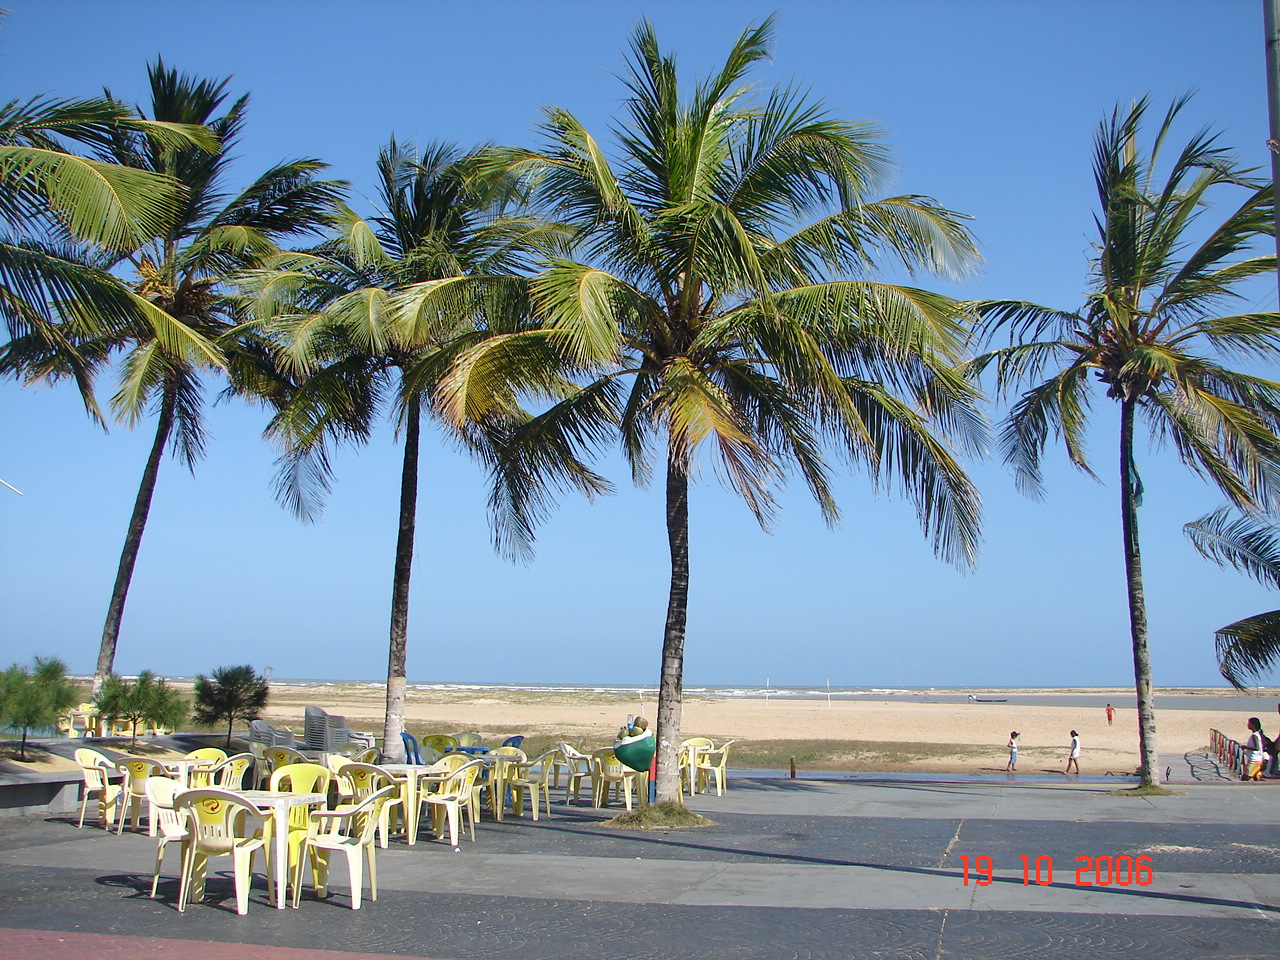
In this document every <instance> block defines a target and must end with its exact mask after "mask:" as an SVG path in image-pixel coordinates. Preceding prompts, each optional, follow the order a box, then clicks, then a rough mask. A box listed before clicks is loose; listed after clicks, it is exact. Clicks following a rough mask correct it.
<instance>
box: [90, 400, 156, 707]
mask: <svg viewBox="0 0 1280 960" xmlns="http://www.w3.org/2000/svg"><path fill="white" fill-rule="evenodd" d="M174 406H175V399H174V387H173V385H172V384H171V383H169V382H167V381H166V383H165V385H164V388H163V391H162V393H161V395H160V422H159V423H158V424H157V425H156V438H155V441H154V442H153V443H152V444H151V453H150V454H148V455H147V466H146V468H145V469H144V470H143V471H142V484H141V486H139V487H138V498H137V499H136V500H135V501H134V503H133V515H132V516H131V517H130V518H129V530H128V532H127V533H126V534H125V538H124V549H123V550H122V551H121V552H120V566H119V567H118V568H117V569H116V582H115V586H114V587H113V588H112V590H111V603H110V604H109V605H108V606H107V621H106V623H105V624H104V626H103V628H102V644H101V646H99V647H98V666H97V668H96V669H95V670H94V672H93V693H94V694H97V693H98V691H99V690H100V689H101V688H102V681H103V680H105V679H106V677H107V674H109V673H111V672H112V670H113V669H114V668H115V661H116V642H117V641H118V640H119V638H120V621H121V619H123V617H124V602H125V599H126V598H127V597H128V595H129V584H130V582H131V581H132V580H133V567H134V564H135V563H136V562H137V560H138V548H139V547H140V546H141V545H142V532H143V531H144V530H145V529H146V526H147V516H148V515H149V514H150V513H151V496H152V494H153V493H155V489H156V477H157V476H158V475H159V473H160V460H161V458H163V457H164V448H165V444H167V443H168V442H169V434H170V433H172V432H173V418H174Z"/></svg>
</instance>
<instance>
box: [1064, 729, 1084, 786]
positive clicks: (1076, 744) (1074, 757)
mask: <svg viewBox="0 0 1280 960" xmlns="http://www.w3.org/2000/svg"><path fill="white" fill-rule="evenodd" d="M1073 764H1074V765H1075V768H1076V776H1077V777H1078V776H1080V734H1078V733H1076V732H1075V731H1074V730H1072V731H1071V752H1070V753H1069V754H1068V755H1067V769H1066V770H1064V771H1063V773H1070V772H1071V767H1072V765H1073Z"/></svg>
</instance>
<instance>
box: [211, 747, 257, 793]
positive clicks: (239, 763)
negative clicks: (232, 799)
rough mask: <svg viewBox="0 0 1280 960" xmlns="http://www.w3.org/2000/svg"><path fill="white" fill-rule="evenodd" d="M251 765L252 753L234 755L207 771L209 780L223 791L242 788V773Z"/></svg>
mask: <svg viewBox="0 0 1280 960" xmlns="http://www.w3.org/2000/svg"><path fill="white" fill-rule="evenodd" d="M251 763H253V754H252V753H234V754H232V755H231V756H229V757H227V759H225V760H223V761H222V762H221V763H219V764H218V765H217V766H215V767H214V768H213V769H212V770H210V771H209V777H210V779H211V780H212V781H213V782H214V783H216V784H217V785H218V786H220V787H222V788H223V789H225V790H239V789H241V787H243V786H244V772H245V771H246V770H248V769H249V764H251Z"/></svg>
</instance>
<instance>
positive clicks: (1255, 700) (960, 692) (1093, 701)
mask: <svg viewBox="0 0 1280 960" xmlns="http://www.w3.org/2000/svg"><path fill="white" fill-rule="evenodd" d="M271 682H272V683H273V684H276V685H279V686H353V685H354V686H360V687H368V688H371V689H381V688H382V687H383V686H384V685H383V684H381V683H369V682H361V683H356V684H352V683H350V682H349V681H334V680H303V679H283V678H278V677H273V678H272V679H271ZM408 689H409V690H412V691H417V692H421V693H429V692H431V691H440V692H448V693H465V692H474V693H484V692H502V691H510V692H524V693H555V694H574V693H585V694H609V695H613V696H618V697H623V698H627V699H634V700H635V701H636V702H637V703H638V702H640V701H641V700H644V701H652V702H656V701H657V699H658V691H657V688H656V687H647V686H633V685H627V684H571V683H565V684H549V683H425V682H410V683H409V684H408ZM684 692H685V695H686V696H689V697H707V698H710V699H713V700H765V701H769V702H774V701H777V702H788V701H826V700H828V699H829V700H830V701H831V702H832V703H836V702H858V701H873V700H874V701H884V700H888V701H896V702H903V703H947V704H956V705H962V706H963V705H968V704H969V703H970V702H971V701H970V697H971V696H974V697H980V698H982V699H983V700H984V701H987V702H986V703H985V704H984V705H986V706H991V705H992V704H991V701H1002V702H1003V703H1005V704H1008V705H1010V706H1016V705H1022V706H1055V707H1076V708H1079V709H1097V710H1103V709H1105V707H1106V705H1107V704H1108V703H1110V704H1111V705H1112V706H1114V707H1116V708H1117V709H1122V708H1125V707H1135V706H1136V703H1137V699H1136V695H1135V694H1134V693H1133V692H1132V691H1131V690H1127V691H1120V690H1117V689H1116V688H1114V687H1107V688H1099V689H1098V690H1097V691H1092V690H1087V689H1081V688H1078V687H1072V688H1069V689H1064V690H1062V691H1061V692H1059V691H1056V690H1054V688H1052V687H1044V688H1035V690H1034V691H1031V690H1029V689H1028V688H1026V687H1017V688H1009V689H1002V688H998V687H986V688H982V689H977V688H973V689H965V688H955V687H947V688H935V687H831V688H830V689H828V688H827V687H815V686H801V687H773V686H769V687H763V686H686V687H685V688H684ZM1156 708H1157V709H1161V708H1163V709H1166V710H1213V711H1227V712H1231V713H1239V714H1241V715H1242V716H1245V717H1248V716H1259V717H1266V716H1268V715H1269V714H1273V713H1275V712H1276V711H1277V709H1280V697H1278V696H1277V695H1274V694H1269V695H1265V696H1263V695H1258V694H1255V693H1239V692H1237V691H1235V690H1232V689H1231V688H1230V687H1221V688H1203V689H1198V690H1195V691H1189V690H1186V689H1185V688H1178V689H1175V690H1171V691H1169V692H1168V693H1162V692H1160V691H1159V690H1158V689H1157V691H1156Z"/></svg>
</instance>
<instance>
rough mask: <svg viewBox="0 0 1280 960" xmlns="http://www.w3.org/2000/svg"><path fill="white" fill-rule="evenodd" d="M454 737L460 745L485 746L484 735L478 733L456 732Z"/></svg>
mask: <svg viewBox="0 0 1280 960" xmlns="http://www.w3.org/2000/svg"><path fill="white" fill-rule="evenodd" d="M453 739H454V740H456V741H458V743H457V745H458V746H460V747H483V746H484V737H482V736H480V734H478V733H455V734H454V735H453Z"/></svg>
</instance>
